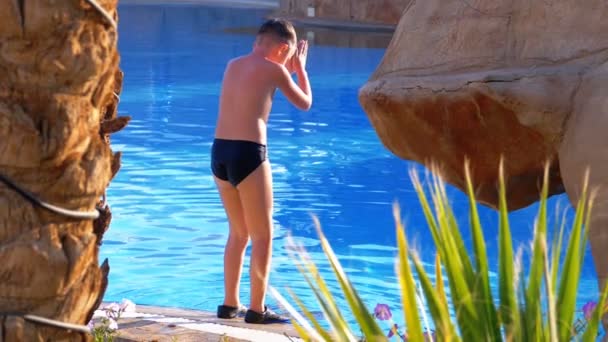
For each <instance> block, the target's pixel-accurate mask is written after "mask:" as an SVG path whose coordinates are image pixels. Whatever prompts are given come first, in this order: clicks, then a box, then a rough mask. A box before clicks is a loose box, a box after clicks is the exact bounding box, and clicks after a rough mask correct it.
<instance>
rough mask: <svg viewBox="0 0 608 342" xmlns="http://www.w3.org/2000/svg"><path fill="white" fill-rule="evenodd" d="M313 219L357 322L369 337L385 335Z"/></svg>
mask: <svg viewBox="0 0 608 342" xmlns="http://www.w3.org/2000/svg"><path fill="white" fill-rule="evenodd" d="M313 219H314V222H315V227H316V228H317V234H318V235H319V240H320V242H321V247H322V248H323V251H324V252H325V256H326V257H327V259H328V260H329V264H330V265H331V267H332V269H333V271H334V274H335V275H336V278H337V279H338V283H339V284H340V287H341V288H342V292H343V293H344V296H345V297H346V301H347V302H348V305H349V306H350V309H351V310H352V313H353V315H354V316H355V319H356V320H357V323H359V327H360V328H361V331H362V332H363V334H364V335H365V337H366V338H367V339H376V338H381V337H383V336H384V332H383V331H382V330H381V329H380V327H379V326H378V323H377V322H376V320H375V319H374V317H373V316H372V315H371V314H370V313H369V311H368V310H367V306H366V305H365V303H363V301H362V300H361V298H360V297H359V294H358V293H357V291H356V290H355V289H354V288H353V286H352V284H351V283H350V281H349V280H348V277H347V276H346V273H345V272H344V269H342V265H341V264H340V261H339V260H338V258H337V257H336V254H335V253H334V251H333V249H332V248H331V246H330V244H329V242H328V241H327V239H326V238H325V235H324V234H323V231H321V225H320V223H319V220H318V219H317V218H316V217H313Z"/></svg>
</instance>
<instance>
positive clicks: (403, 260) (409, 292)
mask: <svg viewBox="0 0 608 342" xmlns="http://www.w3.org/2000/svg"><path fill="white" fill-rule="evenodd" d="M393 214H394V216H395V224H396V227H397V248H398V250H399V259H398V260H399V261H398V266H397V278H399V285H400V286H401V302H402V304H403V312H404V315H405V323H406V325H407V333H408V336H409V337H410V338H411V339H412V341H423V339H424V337H423V336H424V335H423V331H422V326H421V324H420V316H419V315H418V306H417V304H416V284H415V282H414V275H413V273H412V270H411V268H410V264H409V260H408V244H407V239H406V238H405V229H404V228H403V224H402V223H401V216H400V213H399V207H398V206H397V204H394V205H393Z"/></svg>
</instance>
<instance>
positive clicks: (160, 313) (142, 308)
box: [116, 305, 301, 342]
mask: <svg viewBox="0 0 608 342" xmlns="http://www.w3.org/2000/svg"><path fill="white" fill-rule="evenodd" d="M136 311H137V313H136V314H135V316H138V315H139V316H142V317H134V318H120V319H119V320H118V327H119V330H118V331H117V338H116V341H117V342H121V341H122V342H132V341H157V342H173V341H180V342H190V341H191V342H205V341H210V342H218V341H230V342H239V341H260V342H262V341H266V340H272V341H285V342H289V341H301V340H300V339H299V338H298V337H299V335H298V333H297V331H296V330H295V328H294V327H293V326H292V325H291V324H267V325H254V324H246V323H244V322H243V319H242V318H235V319H229V320H226V319H218V318H217V317H216V316H215V314H214V313H212V312H205V311H197V310H189V309H179V308H167V307H156V306H148V305H137V310H136ZM141 314H144V315H147V317H146V316H143V315H141ZM155 320H159V321H161V322H158V321H155ZM186 320H187V321H189V322H191V324H216V325H218V327H220V328H219V331H221V332H222V333H221V334H218V333H211V332H208V331H200V330H195V329H191V328H188V327H187V326H184V324H186V325H187V324H188V323H179V322H184V321H186ZM231 327H234V328H240V329H247V331H251V334H250V335H248V336H249V337H250V338H245V339H240V338H236V337H234V336H233V334H234V331H231V330H230V328H231ZM260 332H262V333H263V334H264V333H270V334H264V335H265V336H263V337H261V338H255V337H254V336H256V335H260ZM285 335H287V336H289V337H286V336H285Z"/></svg>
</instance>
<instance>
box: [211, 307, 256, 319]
mask: <svg viewBox="0 0 608 342" xmlns="http://www.w3.org/2000/svg"><path fill="white" fill-rule="evenodd" d="M245 312H248V310H247V308H246V307H245V306H243V305H239V307H235V306H228V305H218V306H217V318H235V317H236V316H242V315H244V314H245Z"/></svg>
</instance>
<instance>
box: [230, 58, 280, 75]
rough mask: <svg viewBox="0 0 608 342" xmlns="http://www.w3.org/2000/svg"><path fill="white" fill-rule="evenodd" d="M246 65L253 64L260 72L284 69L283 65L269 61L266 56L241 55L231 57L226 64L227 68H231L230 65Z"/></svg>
mask: <svg viewBox="0 0 608 342" xmlns="http://www.w3.org/2000/svg"><path fill="white" fill-rule="evenodd" d="M243 66H245V67H247V66H253V67H254V68H255V69H256V70H257V71H260V72H269V71H274V72H282V71H283V69H285V66H283V65H281V64H279V63H275V62H273V61H270V60H268V59H266V58H259V57H256V56H251V55H243V56H239V57H235V58H233V59H231V60H230V61H228V64H227V68H231V67H237V68H239V67H243Z"/></svg>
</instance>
